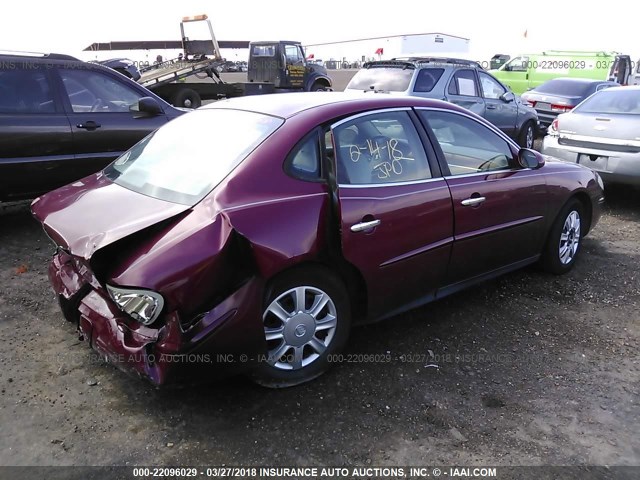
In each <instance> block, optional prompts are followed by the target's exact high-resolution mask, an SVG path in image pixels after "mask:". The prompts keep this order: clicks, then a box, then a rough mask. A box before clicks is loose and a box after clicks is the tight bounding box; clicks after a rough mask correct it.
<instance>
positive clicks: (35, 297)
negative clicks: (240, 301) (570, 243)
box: [0, 71, 640, 477]
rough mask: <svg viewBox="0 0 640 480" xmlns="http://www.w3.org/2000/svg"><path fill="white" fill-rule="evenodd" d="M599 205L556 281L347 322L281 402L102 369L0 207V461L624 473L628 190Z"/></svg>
mask: <svg viewBox="0 0 640 480" xmlns="http://www.w3.org/2000/svg"><path fill="white" fill-rule="evenodd" d="M339 74H340V75H342V77H340V76H339V77H338V78H334V81H335V82H336V86H338V87H339V86H342V85H343V84H346V82H347V81H348V79H349V78H350V76H351V75H352V72H347V71H345V72H339ZM343 77H344V78H343ZM230 80H234V79H231V78H230ZM342 88H344V87H342ZM607 200H608V203H607V206H606V214H605V215H604V216H603V218H602V220H601V222H600V224H599V225H598V227H597V228H596V230H595V231H594V232H592V234H591V235H590V236H589V237H588V238H586V239H585V241H584V245H583V251H582V257H581V258H580V259H579V261H578V263H577V264H576V267H575V268H574V270H573V271H572V272H570V273H569V274H567V275H565V276H562V277H554V276H550V275H547V274H544V273H541V272H539V271H537V270H536V269H535V268H528V269H525V270H522V271H519V272H516V273H513V274H510V275H507V276H505V277H502V278H500V279H497V280H495V281H491V282H488V283H484V284H482V285H479V286H476V287H474V288H472V289H470V290H467V291H465V292H461V293H459V294H457V295H455V296H452V297H449V298H447V299H444V300H442V301H439V302H436V303H433V304H431V305H428V306H426V307H424V308H421V309H419V310H415V311H412V312H410V313H408V314H405V315H402V316H400V317H396V318H393V319H391V320H389V321H386V322H383V323H380V324H376V325H372V326H368V327H361V328H358V329H355V330H354V331H353V332H352V335H351V339H350V343H349V345H348V349H347V351H346V352H345V360H346V361H345V362H343V363H342V364H340V365H336V368H334V369H333V370H332V371H331V372H329V373H328V374H327V375H325V376H323V377H321V378H320V379H318V380H316V381H314V382H312V383H310V384H307V385H304V386H301V387H296V388H293V389H288V390H282V391H273V390H266V389H262V388H260V387H257V386H255V385H253V384H252V383H250V382H249V381H248V380H246V379H245V378H243V377H238V378H232V379H229V380H227V381H224V382H218V383H215V384H211V385H207V386H201V387H197V388H193V387H191V388H182V389H169V390H156V389H154V388H152V387H151V386H149V385H148V384H146V383H144V382H142V381H141V380H137V379H134V378H130V377H128V376H126V375H124V374H123V373H122V372H120V371H119V370H116V369H115V368H114V367H113V366H111V365H108V364H105V363H104V362H103V361H102V360H101V359H99V358H98V357H97V356H96V355H95V354H94V353H93V352H92V351H91V350H89V349H88V348H87V346H86V344H84V343H82V342H80V341H79V340H78V339H77V335H76V334H75V331H74V327H73V326H72V325H71V324H69V323H68V322H66V321H64V320H63V318H62V315H61V313H60V312H59V310H58V307H57V303H56V301H55V298H54V296H53V293H52V291H51V289H50V287H49V284H48V280H47V277H46V269H47V264H48V262H49V259H50V256H51V253H52V252H53V246H52V244H51V243H50V241H49V240H48V239H47V238H46V236H45V235H44V233H43V232H42V230H41V228H40V227H39V225H38V224H37V223H36V222H35V221H34V220H33V219H32V218H31V216H30V215H29V212H28V204H26V203H18V204H13V205H6V204H5V205H0V285H2V288H1V289H0V365H2V368H1V369H0V426H1V427H0V431H1V433H2V434H1V435H0V466H1V465H223V464H225V465H308V464H316V465H336V466H340V465H380V466H381V465H420V464H423V465H498V466H510V465H549V464H550V465H640V435H638V432H639V431H640V408H639V403H640V395H639V393H640V359H639V356H638V353H637V352H638V347H639V343H640V342H639V340H640V318H639V317H640V315H638V301H639V299H640V268H639V267H640V256H639V255H640V248H639V244H638V238H640V193H639V192H638V191H637V190H630V189H623V188H611V189H608V190H607ZM380 357H384V358H385V359H387V358H390V361H375V360H376V359H377V360H379V359H380ZM1 476H2V475H1V474H0V477H1Z"/></svg>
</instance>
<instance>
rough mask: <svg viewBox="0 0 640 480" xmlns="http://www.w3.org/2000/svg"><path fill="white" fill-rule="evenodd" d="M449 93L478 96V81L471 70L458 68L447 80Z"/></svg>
mask: <svg viewBox="0 0 640 480" xmlns="http://www.w3.org/2000/svg"><path fill="white" fill-rule="evenodd" d="M448 93H449V95H462V96H465V97H479V96H480V95H479V94H478V83H477V82H476V76H475V74H474V73H473V70H458V71H457V72H456V73H455V74H454V75H453V78H452V79H451V82H449V89H448Z"/></svg>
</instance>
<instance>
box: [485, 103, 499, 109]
mask: <svg viewBox="0 0 640 480" xmlns="http://www.w3.org/2000/svg"><path fill="white" fill-rule="evenodd" d="M496 108H498V107H496V106H495V105H491V104H489V105H487V110H495V109H496Z"/></svg>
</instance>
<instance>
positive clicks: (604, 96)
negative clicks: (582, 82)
mask: <svg viewBox="0 0 640 480" xmlns="http://www.w3.org/2000/svg"><path fill="white" fill-rule="evenodd" d="M573 111H574V112H580V113H622V114H630V115H640V90H636V89H632V88H628V87H623V88H621V89H620V90H617V89H616V90H610V89H607V90H601V91H599V92H597V93H594V94H593V95H592V96H590V97H589V98H587V99H586V100H585V101H584V102H582V103H581V104H580V105H578V106H577V107H576V108H575V109H574V110H573Z"/></svg>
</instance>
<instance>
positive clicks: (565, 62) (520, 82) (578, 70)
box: [490, 50, 626, 94]
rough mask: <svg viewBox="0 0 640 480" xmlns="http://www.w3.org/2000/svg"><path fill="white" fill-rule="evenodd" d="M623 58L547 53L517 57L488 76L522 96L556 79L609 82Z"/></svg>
mask: <svg viewBox="0 0 640 480" xmlns="http://www.w3.org/2000/svg"><path fill="white" fill-rule="evenodd" d="M624 57H626V56H624V55H620V54H619V53H617V52H575V51H560V50H548V51H546V52H542V53H534V54H525V55H518V56H517V57H514V58H512V59H511V60H509V61H508V62H507V63H505V64H504V65H502V66H501V67H500V68H499V69H497V70H490V72H491V74H493V76H494V77H496V78H497V79H498V80H500V81H501V82H502V83H504V84H505V85H507V86H508V87H509V88H511V90H512V91H513V92H514V93H516V94H522V93H524V92H526V91H527V90H530V89H532V88H535V87H537V86H538V85H541V84H543V83H544V82H546V81H547V80H551V79H553V78H558V77H573V78H593V79H595V80H600V79H601V80H609V79H611V77H612V76H613V73H612V72H614V71H616V69H617V66H618V64H619V63H620V61H621V59H622V58H624ZM613 80H614V81H616V80H615V79H613Z"/></svg>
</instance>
